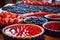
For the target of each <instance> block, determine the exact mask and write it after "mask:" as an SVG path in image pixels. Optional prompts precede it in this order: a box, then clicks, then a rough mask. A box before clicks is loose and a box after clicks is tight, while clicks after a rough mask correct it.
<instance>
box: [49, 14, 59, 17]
mask: <svg viewBox="0 0 60 40" xmlns="http://www.w3.org/2000/svg"><path fill="white" fill-rule="evenodd" d="M48 17H49V18H60V15H57V14H56V15H50V16H48Z"/></svg>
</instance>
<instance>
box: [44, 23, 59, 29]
mask: <svg viewBox="0 0 60 40" xmlns="http://www.w3.org/2000/svg"><path fill="white" fill-rule="evenodd" d="M44 27H46V28H47V29H51V30H60V22H59V23H57V22H56V23H55V22H53V23H47V24H46V25H44Z"/></svg>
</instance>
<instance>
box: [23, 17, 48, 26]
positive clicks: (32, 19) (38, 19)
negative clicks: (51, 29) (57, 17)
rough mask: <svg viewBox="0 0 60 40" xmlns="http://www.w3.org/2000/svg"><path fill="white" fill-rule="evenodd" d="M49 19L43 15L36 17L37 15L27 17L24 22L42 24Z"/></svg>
mask: <svg viewBox="0 0 60 40" xmlns="http://www.w3.org/2000/svg"><path fill="white" fill-rule="evenodd" d="M47 21H48V20H47V19H45V18H42V17H36V16H31V17H26V18H25V19H24V23H27V24H37V25H40V26H42V24H43V23H45V22H47Z"/></svg>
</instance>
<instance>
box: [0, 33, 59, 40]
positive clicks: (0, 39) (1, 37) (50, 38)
mask: <svg viewBox="0 0 60 40" xmlns="http://www.w3.org/2000/svg"><path fill="white" fill-rule="evenodd" d="M44 39H45V40H60V38H54V37H51V36H47V35H45V37H44ZM0 40H4V38H3V35H2V34H0Z"/></svg>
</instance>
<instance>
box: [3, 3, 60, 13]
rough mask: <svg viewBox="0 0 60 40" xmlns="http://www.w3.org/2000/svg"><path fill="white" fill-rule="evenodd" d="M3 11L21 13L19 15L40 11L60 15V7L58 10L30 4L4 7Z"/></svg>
mask: <svg viewBox="0 0 60 40" xmlns="http://www.w3.org/2000/svg"><path fill="white" fill-rule="evenodd" d="M2 10H4V11H10V12H12V13H19V14H25V13H32V12H40V11H42V12H54V13H60V7H58V8H57V7H51V6H36V5H28V4H21V3H17V4H15V5H12V6H4V7H2Z"/></svg>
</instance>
